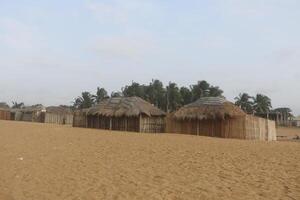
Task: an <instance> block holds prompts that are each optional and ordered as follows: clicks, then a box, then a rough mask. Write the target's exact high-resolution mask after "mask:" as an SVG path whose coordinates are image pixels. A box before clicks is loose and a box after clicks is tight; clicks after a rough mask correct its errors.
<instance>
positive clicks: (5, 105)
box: [0, 102, 9, 110]
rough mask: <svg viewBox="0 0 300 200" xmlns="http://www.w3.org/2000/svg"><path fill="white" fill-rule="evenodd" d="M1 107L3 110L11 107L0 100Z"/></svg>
mask: <svg viewBox="0 0 300 200" xmlns="http://www.w3.org/2000/svg"><path fill="white" fill-rule="evenodd" d="M0 109H1V110H8V109H9V105H7V103H4V102H0Z"/></svg>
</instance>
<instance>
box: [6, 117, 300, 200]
mask: <svg viewBox="0 0 300 200" xmlns="http://www.w3.org/2000/svg"><path fill="white" fill-rule="evenodd" d="M1 195H2V196H1ZM0 199H1V200H2V199H4V200H96V199H122V200H123V199H130V200H132V199H249V200H250V199H251V200H253V199H300V143H296V142H271V143H267V142H253V141H241V140H229V139H216V138H205V137H196V136H188V135H174V134H156V135H154V134H137V133H122V132H108V131H100V130H91V129H80V128H71V127H64V126H56V125H46V124H33V123H23V122H10V121H0Z"/></svg>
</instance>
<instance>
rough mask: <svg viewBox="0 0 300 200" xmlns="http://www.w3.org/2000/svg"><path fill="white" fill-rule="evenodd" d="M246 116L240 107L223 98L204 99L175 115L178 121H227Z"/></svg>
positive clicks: (185, 107) (187, 106)
mask: <svg viewBox="0 0 300 200" xmlns="http://www.w3.org/2000/svg"><path fill="white" fill-rule="evenodd" d="M244 115H246V114H245V113H244V111H242V110H241V109H240V108H239V107H237V106H235V105H234V104H233V103H231V102H229V101H227V100H226V99H224V98H221V97H204V98H201V99H199V100H198V101H196V102H194V103H191V104H188V105H186V106H184V107H182V108H181V109H179V110H178V111H177V112H176V113H175V118H177V119H183V120H184V119H188V120H193V119H198V120H205V119H226V118H234V117H239V116H244Z"/></svg>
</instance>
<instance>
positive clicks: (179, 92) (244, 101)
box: [73, 79, 292, 115]
mask: <svg viewBox="0 0 300 200" xmlns="http://www.w3.org/2000/svg"><path fill="white" fill-rule="evenodd" d="M121 96H124V97H132V96H137V97H140V98H142V99H144V100H146V101H148V102H150V103H151V104H153V105H155V106H157V107H158V108H160V109H162V110H164V111H166V112H173V111H175V110H177V109H178V108H180V107H182V106H184V105H187V104H189V103H192V102H194V101H196V100H198V99H199V98H201V97H223V90H222V89H221V88H220V87H219V86H213V85H211V84H210V83H208V82H207V81H205V80H201V81H198V82H197V83H196V84H192V85H190V86H188V87H186V86H183V87H179V86H178V85H177V84H176V83H174V82H169V84H168V85H167V86H164V85H163V83H162V82H161V81H160V80H157V79H156V80H152V81H151V82H150V83H149V84H147V85H145V84H139V83H137V82H132V83H131V84H130V85H126V86H124V87H122V89H121V91H117V92H112V93H111V94H110V95H109V94H108V92H107V91H106V90H105V89H104V88H101V87H98V88H97V91H96V93H95V94H91V93H90V92H83V93H82V94H81V96H79V97H77V98H75V100H74V104H73V106H74V107H75V108H77V109H83V108H89V107H91V106H93V105H95V104H97V103H99V102H100V101H101V100H103V99H105V98H109V97H121ZM235 104H236V105H237V106H239V107H240V108H241V109H242V110H244V111H245V112H246V113H248V114H266V113H270V112H272V111H276V112H283V113H289V115H291V114H290V113H291V112H292V111H291V109H289V108H277V109H274V110H272V101H271V99H270V98H269V97H268V96H266V95H263V94H256V95H255V96H250V95H249V94H248V93H241V94H239V95H238V96H237V97H235Z"/></svg>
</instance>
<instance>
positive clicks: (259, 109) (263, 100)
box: [253, 94, 272, 113]
mask: <svg viewBox="0 0 300 200" xmlns="http://www.w3.org/2000/svg"><path fill="white" fill-rule="evenodd" d="M253 107H254V110H255V112H256V113H269V112H270V111H271V108H272V103H271V99H270V98H269V97H267V96H265V95H263V94H257V95H256V97H255V98H254V106H253Z"/></svg>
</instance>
